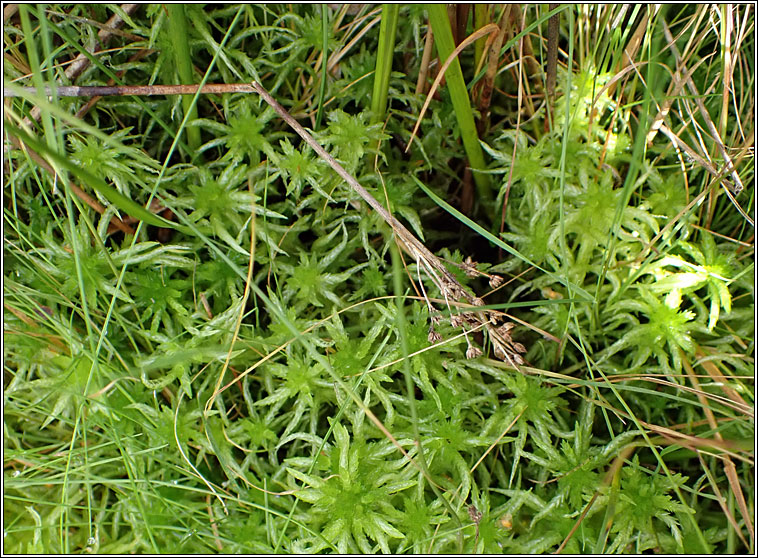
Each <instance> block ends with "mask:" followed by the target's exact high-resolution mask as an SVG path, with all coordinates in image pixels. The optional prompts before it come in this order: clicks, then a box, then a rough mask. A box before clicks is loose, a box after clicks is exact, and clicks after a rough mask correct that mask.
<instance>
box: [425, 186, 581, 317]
mask: <svg viewBox="0 0 758 558" xmlns="http://www.w3.org/2000/svg"><path fill="white" fill-rule="evenodd" d="M412 178H413V180H415V181H416V184H418V187H419V188H421V189H422V190H423V191H424V192H426V195H427V196H429V197H430V198H431V199H432V201H434V203H436V204H437V205H439V206H440V207H441V208H442V209H444V210H445V211H447V212H448V213H450V215H452V216H453V217H455V218H456V219H458V220H459V221H461V222H462V223H464V224H465V225H467V226H468V227H469V228H471V229H472V230H474V231H476V232H478V233H479V234H481V235H482V236H483V237H484V238H486V239H487V240H489V241H490V242H491V243H492V244H494V245H495V246H499V247H500V248H502V249H503V250H505V251H506V252H508V253H509V254H512V255H514V256H516V257H517V258H519V259H520V260H521V261H523V262H525V263H527V264H529V265H531V266H532V267H535V268H537V269H539V270H540V271H542V272H543V273H546V274H548V275H550V276H551V277H552V278H553V279H555V280H556V281H559V282H560V283H562V284H564V285H566V286H570V287H571V288H572V289H573V290H574V291H575V292H576V293H577V294H578V295H580V296H582V297H584V300H585V301H587V302H590V301H592V300H593V297H592V296H590V294H589V293H588V292H587V291H585V290H584V289H583V288H581V287H580V286H579V285H575V284H574V283H571V282H568V280H567V279H566V278H564V277H560V276H559V275H557V274H555V273H553V272H552V271H548V270H546V269H544V268H542V267H540V266H539V265H537V264H536V263H534V262H533V261H532V260H530V259H529V258H527V257H526V256H525V255H523V254H522V253H521V252H519V251H518V250H516V249H515V248H513V247H512V246H509V245H508V244H506V243H505V242H503V241H502V240H501V239H499V238H497V237H496V236H495V235H493V234H492V233H490V232H489V231H487V230H485V229H484V228H483V227H482V226H481V225H479V224H478V223H475V222H474V221H472V220H471V219H469V218H468V217H466V216H465V215H464V214H463V213H461V212H460V211H458V210H457V209H455V208H454V207H453V206H451V205H450V204H448V203H447V202H445V201H443V200H442V199H441V198H440V197H439V196H437V195H436V194H435V193H434V192H432V191H431V190H430V189H429V188H427V187H426V185H425V184H424V183H423V182H421V181H420V180H419V179H418V178H416V177H415V176H412Z"/></svg>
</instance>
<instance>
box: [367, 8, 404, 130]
mask: <svg viewBox="0 0 758 558" xmlns="http://www.w3.org/2000/svg"><path fill="white" fill-rule="evenodd" d="M399 12H400V6H399V5H398V4H383V5H382V22H381V24H380V27H379V47H378V49H377V53H376V71H375V72H374V92H373V94H372V96H371V122H372V123H374V122H381V121H382V120H384V112H385V111H386V110H387V93H388V92H389V87H390V75H391V74H392V56H393V54H394V52H395V34H396V33H397V19H398V14H399Z"/></svg>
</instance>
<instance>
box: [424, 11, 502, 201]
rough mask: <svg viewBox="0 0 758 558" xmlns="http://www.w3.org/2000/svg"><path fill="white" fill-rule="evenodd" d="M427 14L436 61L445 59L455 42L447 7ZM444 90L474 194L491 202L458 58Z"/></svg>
mask: <svg viewBox="0 0 758 558" xmlns="http://www.w3.org/2000/svg"><path fill="white" fill-rule="evenodd" d="M427 11H428V13H429V22H430V23H431V25H432V30H433V31H434V42H435V45H436V46H437V53H438V54H439V58H440V60H442V61H444V60H447V58H448V56H450V54H451V53H452V52H453V51H454V50H455V41H454V40H453V31H452V29H451V28H450V20H449V19H448V17H447V6H446V5H445V4H432V5H429V6H428V7H427ZM445 79H446V81H447V87H448V90H449V91H450V98H451V100H452V102H453V108H454V110H455V117H456V119H457V120H458V126H459V127H460V132H461V139H462V140H463V148H464V149H465V151H466V156H467V157H468V162H469V166H470V167H471V170H472V171H473V174H474V182H476V187H477V191H478V193H479V196H480V198H481V201H482V202H486V201H489V200H491V199H492V187H491V185H490V178H489V176H488V175H487V174H484V173H483V172H481V171H484V170H485V169H486V165H485V163H484V154H483V153H482V147H481V145H480V144H479V135H478V134H477V132H476V123H475V121H474V112H473V109H472V107H471V101H470V99H469V95H468V90H467V89H466V82H465V81H464V79H463V72H462V71H461V65H460V62H459V61H458V59H457V58H456V59H454V60H453V62H452V63H451V64H450V66H449V67H448V69H447V72H446V73H445Z"/></svg>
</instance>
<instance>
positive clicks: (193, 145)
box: [166, 4, 200, 158]
mask: <svg viewBox="0 0 758 558" xmlns="http://www.w3.org/2000/svg"><path fill="white" fill-rule="evenodd" d="M166 9H167V10H168V33H169V36H170V37H171V44H172V45H173V55H174V60H175V61H176V71H177V73H178V74H179V80H180V83H181V84H183V85H192V84H193V83H194V82H195V79H194V77H195V76H194V72H193V71H192V51H191V50H190V46H189V27H188V25H187V15H186V13H185V6H184V4H167V5H166ZM182 107H183V108H184V112H185V114H187V115H188V117H187V119H186V122H187V124H189V123H191V122H192V121H194V120H196V119H197V105H196V104H195V103H194V101H193V98H192V97H190V96H189V95H182ZM187 141H188V142H189V146H190V149H191V151H190V152H189V155H191V156H193V158H194V155H195V154H196V153H197V148H198V147H200V130H199V129H198V128H195V127H192V126H188V127H187Z"/></svg>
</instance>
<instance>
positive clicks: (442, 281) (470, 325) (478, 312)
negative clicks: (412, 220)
mask: <svg viewBox="0 0 758 558" xmlns="http://www.w3.org/2000/svg"><path fill="white" fill-rule="evenodd" d="M252 87H253V89H255V91H256V92H257V93H258V94H259V95H260V96H261V97H263V99H264V100H265V101H266V102H267V103H268V104H269V105H270V106H271V107H272V108H273V109H274V110H275V111H276V112H277V114H279V116H281V118H282V119H283V120H284V121H285V122H286V123H287V124H289V125H290V127H291V128H292V129H293V130H295V132H297V134H298V135H299V136H300V137H301V138H303V140H304V141H305V143H307V144H308V145H310V146H311V148H313V150H314V151H315V152H316V153H317V154H318V156H319V157H321V158H322V159H323V160H324V161H326V162H327V163H328V164H329V166H331V167H332V168H333V169H334V170H335V171H336V172H337V174H338V175H340V177H342V179H343V180H344V181H345V182H347V184H348V185H349V186H350V187H351V188H352V189H353V190H355V191H356V192H357V193H358V195H359V196H361V197H362V198H363V199H364V200H365V201H366V203H368V204H369V206H371V207H372V208H373V209H374V210H375V211H376V212H377V213H378V214H379V215H380V216H381V217H382V219H384V221H385V222H386V223H387V224H388V225H389V226H390V228H392V230H393V232H394V233H395V238H396V241H397V243H398V245H399V246H400V247H401V248H402V249H403V250H404V251H405V252H407V253H408V254H409V255H410V256H411V257H412V258H413V259H414V260H415V261H416V264H417V268H418V269H419V271H420V270H423V271H424V273H425V274H426V276H427V277H428V278H429V279H430V280H431V281H432V282H433V283H434V284H435V285H436V286H437V288H438V289H439V290H440V292H441V293H442V296H443V297H444V299H445V301H446V303H447V307H448V309H449V310H450V322H451V324H452V325H453V327H456V328H458V327H460V328H462V329H463V332H464V333H466V332H467V331H471V330H472V329H484V330H485V331H486V332H487V334H488V336H489V339H490V342H491V343H492V349H493V353H494V355H495V356H496V357H497V358H499V359H501V360H503V361H505V362H508V363H509V364H511V365H512V366H514V367H515V368H518V366H519V365H520V364H523V363H524V359H523V358H522V357H521V353H525V352H526V349H525V347H524V346H523V345H522V344H521V343H516V342H514V341H513V339H512V338H511V334H510V332H511V330H512V329H513V328H514V327H515V324H513V323H511V322H506V323H503V324H502V325H498V319H499V318H500V314H499V313H497V312H493V311H490V310H482V309H477V307H480V306H484V302H483V301H482V299H481V298H479V297H477V296H475V295H473V294H471V293H470V292H469V291H467V290H466V288H465V287H464V286H463V285H462V284H461V283H460V282H459V281H458V279H456V278H455V276H454V275H453V274H452V273H450V271H448V269H447V268H446V267H445V265H444V264H443V263H442V260H440V258H438V257H437V256H435V255H434V254H432V252H430V251H429V249H428V248H427V247H426V246H424V244H423V243H422V242H421V241H420V240H418V239H417V238H416V237H415V236H414V235H413V233H411V232H410V231H409V230H408V229H407V228H406V227H405V226H404V225H403V224H402V223H401V222H400V221H398V220H397V219H396V218H395V217H394V216H393V215H392V214H390V213H389V211H387V209H385V207H384V206H383V205H381V204H380V203H379V202H378V201H377V200H376V198H374V196H372V195H371V194H370V193H369V192H368V190H366V189H365V188H364V187H363V186H361V184H360V183H359V182H358V181H357V180H356V179H355V178H353V176H351V175H350V173H348V172H347V171H346V170H345V169H344V168H343V167H342V165H340V164H339V163H338V162H337V160H336V159H335V158H334V157H332V156H331V155H330V154H329V153H327V152H326V151H325V150H324V148H323V147H321V145H319V144H318V143H317V142H316V140H315V139H313V136H311V135H310V134H309V133H308V132H307V131H306V130H305V128H303V127H302V126H301V125H300V124H299V123H298V122H297V121H296V120H295V119H294V118H293V117H292V116H291V115H290V114H289V113H288V112H287V110H286V109H285V108H284V107H283V106H282V105H280V104H279V103H278V102H277V101H276V99H274V98H273V97H272V96H271V95H270V94H269V92H268V91H266V90H265V89H264V88H263V87H262V86H261V85H260V84H259V83H257V82H253V83H252ZM461 267H462V269H464V271H466V272H467V273H469V274H471V273H476V274H478V273H479V272H478V271H477V270H476V267H475V266H474V264H473V263H472V262H471V261H470V260H467V261H466V262H465V263H464V264H463V265H462V266H461ZM489 278H490V285H491V286H492V287H493V288H495V287H497V286H499V285H500V284H501V283H502V280H503V279H502V277H500V276H497V275H492V276H489ZM422 288H423V284H422ZM425 298H426V296H425ZM460 299H464V300H465V301H466V302H467V303H468V305H470V306H469V308H470V309H468V308H466V309H465V310H464V311H463V312H461V313H458V314H454V313H453V311H452V309H451V308H450V301H451V300H452V301H453V302H454V303H455V302H458V301H460ZM427 305H428V306H429V309H430V311H432V312H434V313H432V314H431V321H432V324H431V327H430V328H429V341H430V342H432V343H433V342H436V341H438V340H439V339H440V336H439V334H438V333H437V332H436V331H435V330H434V324H435V323H438V322H439V321H440V320H441V316H440V315H439V314H438V313H437V312H436V311H435V310H434V308H433V306H432V304H431V302H429V300H428V298H427ZM464 306H465V305H464ZM466 340H467V342H468V349H467V350H466V358H476V357H477V356H480V355H481V354H482V351H481V349H479V348H477V347H474V346H472V345H471V341H470V340H469V337H468V335H466Z"/></svg>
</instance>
